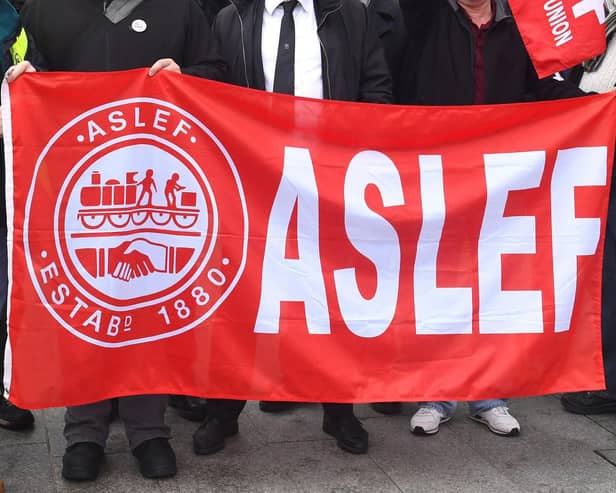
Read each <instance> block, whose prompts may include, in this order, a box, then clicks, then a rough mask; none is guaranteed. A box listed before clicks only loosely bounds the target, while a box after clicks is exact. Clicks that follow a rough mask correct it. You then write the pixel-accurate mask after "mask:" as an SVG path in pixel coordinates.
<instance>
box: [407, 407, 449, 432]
mask: <svg viewBox="0 0 616 493" xmlns="http://www.w3.org/2000/svg"><path fill="white" fill-rule="evenodd" d="M450 419H451V416H445V415H444V414H443V413H441V412H440V411H439V410H438V409H436V408H434V407H427V406H424V407H420V408H419V409H418V410H417V412H416V413H415V414H413V417H412V418H411V432H412V433H414V434H415V435H434V434H435V433H437V432H438V427H439V425H440V424H441V423H446V422H447V421H449V420H450Z"/></svg>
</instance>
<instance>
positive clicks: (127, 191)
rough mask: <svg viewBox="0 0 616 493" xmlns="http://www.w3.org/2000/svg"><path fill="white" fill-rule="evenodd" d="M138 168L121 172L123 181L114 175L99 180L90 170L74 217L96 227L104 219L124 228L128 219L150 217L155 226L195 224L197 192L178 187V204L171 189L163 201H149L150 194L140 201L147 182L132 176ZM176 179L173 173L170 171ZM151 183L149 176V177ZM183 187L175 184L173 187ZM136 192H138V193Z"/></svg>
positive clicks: (138, 220)
mask: <svg viewBox="0 0 616 493" xmlns="http://www.w3.org/2000/svg"><path fill="white" fill-rule="evenodd" d="M137 174H138V172H136V171H130V172H127V173H126V175H125V182H124V183H121V182H120V181H119V180H117V179H109V180H106V181H105V183H102V180H101V175H100V172H99V171H93V172H92V174H91V181H90V185H87V186H84V187H82V189H81V191H80V196H79V198H80V202H81V208H80V209H79V211H78V212H77V218H78V219H79V220H80V221H81V223H82V224H83V226H84V227H86V228H87V229H98V228H100V227H102V226H103V225H104V224H105V222H108V223H109V224H110V225H111V226H113V227H116V228H124V227H126V226H128V225H129V224H130V223H132V224H133V225H135V226H141V225H143V224H145V223H146V221H148V219H149V220H151V221H152V222H153V223H154V224H155V225H157V226H167V225H168V224H169V223H170V222H173V223H174V224H175V225H176V226H177V227H178V228H182V229H187V228H191V227H192V226H194V225H195V223H196V222H197V220H198V218H199V213H200V210H199V209H198V208H196V205H197V194H196V193H195V192H188V191H180V194H179V195H180V200H179V205H178V204H176V203H175V191H174V192H173V195H172V200H170V199H169V198H167V204H166V205H156V204H153V203H152V194H151V193H150V196H149V200H148V201H147V203H146V204H143V202H144V201H143V200H142V199H143V195H144V189H145V187H146V186H147V185H146V184H145V183H144V182H145V180H143V181H142V182H137V180H136V179H135V177H136V175H137ZM174 176H175V177H176V178H175V180H176V181H177V175H174ZM151 181H152V183H154V182H153V180H151ZM183 188H184V187H177V188H176V190H180V189H183ZM139 193H140V194H139Z"/></svg>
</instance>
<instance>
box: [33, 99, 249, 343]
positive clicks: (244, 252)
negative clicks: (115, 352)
mask: <svg viewBox="0 0 616 493" xmlns="http://www.w3.org/2000/svg"><path fill="white" fill-rule="evenodd" d="M136 103H150V104H154V105H158V106H162V107H165V108H170V109H172V110H173V111H176V112H177V113H179V114H181V115H183V116H185V117H186V118H188V119H189V120H191V121H192V122H193V123H195V124H196V125H197V126H198V127H199V128H200V129H201V130H202V131H203V132H205V133H206V134H207V135H208V136H209V137H210V139H212V141H213V142H214V143H215V144H216V146H217V147H218V149H219V150H220V152H221V153H222V154H223V156H224V157H225V159H226V160H227V164H228V165H229V168H230V169H231V173H232V174H233V178H234V180H235V184H236V187H237V192H238V194H239V198H240V202H241V204H242V213H243V215H244V231H243V244H242V260H241V262H240V265H239V267H238V269H237V273H236V275H235V277H234V278H233V280H232V281H231V283H230V284H229V287H228V288H227V289H226V290H225V291H224V293H222V295H221V296H220V297H219V298H218V300H217V301H216V303H214V304H213V305H212V307H211V308H210V309H209V310H208V311H207V312H206V313H205V314H203V315H202V316H201V317H199V318H198V319H197V320H194V321H193V322H192V323H190V324H188V325H187V326H184V327H182V328H180V329H176V330H174V331H171V332H166V333H164V334H158V335H154V336H148V337H142V338H139V339H133V340H130V341H123V342H105V341H99V340H97V339H94V338H92V337H90V336H87V335H85V334H83V333H82V332H79V331H78V330H76V329H74V328H73V327H72V326H71V325H69V324H67V323H66V322H65V321H64V319H63V318H62V317H60V316H59V315H58V313H57V312H56V311H55V310H53V309H50V308H49V306H50V305H49V303H48V300H47V299H46V297H45V296H44V293H43V292H42V290H41V288H40V285H39V282H38V278H37V276H36V273H35V272H34V265H33V264H32V258H31V253H30V245H29V242H28V231H29V224H30V211H31V208H32V200H33V196H34V188H35V181H36V177H37V176H38V174H39V170H40V168H41V165H42V162H43V160H44V159H45V157H46V156H47V154H48V153H49V150H50V149H51V147H52V146H53V145H54V144H55V143H56V141H58V140H59V139H60V137H62V136H63V135H64V134H65V133H66V132H67V131H68V130H69V129H71V128H72V127H74V126H75V125H76V124H77V123H78V122H80V121H81V120H84V119H85V118H87V117H89V116H91V115H93V114H95V113H99V112H101V111H104V110H106V109H109V108H115V107H116V106H123V105H128V104H136ZM23 229H24V233H23V235H24V239H23V242H24V249H25V250H24V251H25V252H26V253H27V254H26V255H25V257H26V264H27V267H28V271H29V273H30V278H31V280H32V281H33V282H32V285H33V287H34V289H35V291H36V293H37V294H38V295H39V298H40V299H41V301H42V302H43V303H44V304H45V307H46V308H47V311H48V312H49V313H50V314H51V316H52V317H53V318H54V319H55V320H56V321H57V322H58V323H59V324H60V325H61V326H62V327H64V328H65V329H66V330H68V331H69V332H70V333H71V334H73V335H74V336H76V337H78V338H79V339H81V340H83V341H85V342H89V343H90V344H93V345H95V346H99V347H105V348H118V347H126V346H133V345H136V344H144V343H147V342H153V341H158V340H161V339H167V338H169V337H174V336H176V335H179V334H183V333H184V332H188V331H189V330H192V329H193V328H194V327H196V326H197V325H199V324H200V323H202V322H204V321H205V320H207V319H208V318H209V317H210V316H211V315H212V313H214V311H216V310H217V309H218V307H219V306H220V305H221V304H222V303H223V301H225V299H226V298H227V297H228V296H229V295H230V294H231V292H232V291H233V289H235V286H236V285H237V283H238V282H239V280H240V277H241V276H242V274H243V273H244V268H245V267H246V257H247V250H248V230H249V224H248V209H247V206H246V197H245V196H244V189H243V187H242V182H241V180H240V176H239V173H238V171H237V168H236V166H235V163H234V162H233V159H232V158H231V156H230V155H229V152H228V151H227V149H226V148H225V147H224V146H223V145H222V143H221V142H220V140H219V139H218V137H216V135H214V133H212V131H211V130H210V129H209V128H208V127H206V126H205V125H204V124H203V123H201V121H199V120H197V119H196V118H195V117H194V116H193V115H191V114H190V113H188V112H187V111H185V110H183V109H181V108H178V107H177V106H175V105H174V104H171V103H168V102H166V101H162V100H160V99H156V98H129V99H122V100H119V101H113V102H111V103H106V104H103V105H100V106H97V107H95V108H92V109H91V110H88V111H86V112H85V113H82V114H81V115H79V116H77V117H75V118H73V119H72V120H71V121H70V122H68V123H67V124H66V125H64V126H63V127H62V128H61V129H60V130H58V131H57V132H56V133H55V134H54V136H53V137H52V138H51V139H50V140H49V142H48V143H47V145H46V146H45V148H44V149H43V151H42V152H41V154H40V156H39V158H38V159H37V161H36V165H35V167H34V172H33V178H32V183H31V185H30V190H29V191H28V198H27V200H26V209H25V214H24V225H23Z"/></svg>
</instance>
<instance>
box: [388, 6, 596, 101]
mask: <svg viewBox="0 0 616 493" xmlns="http://www.w3.org/2000/svg"><path fill="white" fill-rule="evenodd" d="M494 3H495V6H496V13H495V20H494V23H493V25H492V26H491V27H490V29H489V32H488V34H487V37H486V41H485V48H484V50H485V51H484V63H485V84H486V85H485V90H486V92H485V103H487V104H494V103H512V102H519V101H532V100H545V99H559V98H566V97H573V96H581V95H583V94H584V93H583V92H582V91H580V90H579V89H578V88H577V87H575V86H574V85H573V84H568V83H561V82H558V81H556V80H554V79H552V78H548V79H541V80H540V79H539V78H538V77H537V73H536V71H535V69H534V67H533V65H532V62H531V61H530V58H529V56H528V52H527V51H526V47H525V46H524V43H523V41H522V38H521V37H520V33H519V32H518V29H517V27H516V24H515V22H514V20H513V17H512V15H511V11H510V10H509V7H508V5H507V3H506V2H505V1H504V0H495V2H494ZM400 7H401V9H402V12H403V16H404V20H405V23H406V26H407V31H408V35H409V37H410V45H409V50H408V51H407V53H406V54H407V57H408V58H407V63H406V65H405V69H404V73H403V93H402V102H404V103H409V104H433V105H462V104H473V102H474V94H475V81H474V68H473V67H474V54H475V47H474V44H473V37H472V34H471V26H470V21H469V20H468V18H467V17H466V15H465V14H464V12H463V11H462V10H461V7H459V6H458V4H457V2H456V1H455V0H400Z"/></svg>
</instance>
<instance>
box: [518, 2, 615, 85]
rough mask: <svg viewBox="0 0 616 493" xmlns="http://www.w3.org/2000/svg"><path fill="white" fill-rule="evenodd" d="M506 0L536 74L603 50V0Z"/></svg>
mask: <svg viewBox="0 0 616 493" xmlns="http://www.w3.org/2000/svg"><path fill="white" fill-rule="evenodd" d="M509 4H510V6H511V10H512V11H513V15H514V17H515V20H516V23H517V25H518V28H519V30H520V34H521V35H522V39H523V40H524V43H525V44H526V48H527V49H528V53H529V55H530V58H531V60H532V61H533V64H534V66H535V69H536V70H537V73H538V74H539V77H549V76H551V75H552V74H554V73H556V72H558V71H560V70H565V69H567V68H571V67H573V66H575V65H577V64H579V63H581V62H583V61H585V60H588V59H590V58H592V57H594V56H596V55H599V54H600V53H603V52H604V51H605V48H606V37H605V27H604V24H605V18H606V12H605V4H604V2H603V0H541V1H537V0H509Z"/></svg>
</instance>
